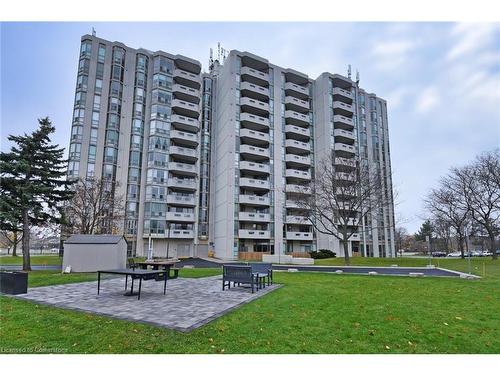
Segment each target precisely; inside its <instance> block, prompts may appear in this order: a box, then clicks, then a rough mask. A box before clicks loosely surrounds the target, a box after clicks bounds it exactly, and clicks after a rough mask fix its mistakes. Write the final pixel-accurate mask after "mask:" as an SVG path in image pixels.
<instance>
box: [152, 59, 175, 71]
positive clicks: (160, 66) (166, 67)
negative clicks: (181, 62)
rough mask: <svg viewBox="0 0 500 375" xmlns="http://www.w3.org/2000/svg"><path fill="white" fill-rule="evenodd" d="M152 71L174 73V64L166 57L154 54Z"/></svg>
mask: <svg viewBox="0 0 500 375" xmlns="http://www.w3.org/2000/svg"><path fill="white" fill-rule="evenodd" d="M154 71H155V72H161V73H167V74H170V75H172V74H173V73H174V64H173V62H172V61H171V60H169V59H167V58H166V57H163V56H156V57H155V58H154Z"/></svg>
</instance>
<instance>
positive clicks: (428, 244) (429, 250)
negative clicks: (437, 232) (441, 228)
mask: <svg viewBox="0 0 500 375" xmlns="http://www.w3.org/2000/svg"><path fill="white" fill-rule="evenodd" d="M425 240H426V241H427V251H428V252H429V266H430V265H432V256H431V239H430V236H425Z"/></svg>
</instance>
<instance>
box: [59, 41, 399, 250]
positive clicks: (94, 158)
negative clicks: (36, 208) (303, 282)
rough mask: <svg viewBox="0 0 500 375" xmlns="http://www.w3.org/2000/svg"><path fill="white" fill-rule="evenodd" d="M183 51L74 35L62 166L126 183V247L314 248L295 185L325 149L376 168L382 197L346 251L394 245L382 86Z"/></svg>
mask: <svg viewBox="0 0 500 375" xmlns="http://www.w3.org/2000/svg"><path fill="white" fill-rule="evenodd" d="M201 71H202V67H201V64H200V63H199V62H198V61H196V60H193V59H191V58H188V57H185V56H181V55H173V54H170V53H166V52H162V51H157V52H151V51H148V50H145V49H132V48H129V47H127V46H125V45H123V44H122V43H119V42H109V41H106V40H103V39H100V38H97V37H95V36H90V35H84V36H83V37H82V42H81V52H80V61H79V68H78V77H77V87H76V94H75V107H74V114H73V125H72V131H71V140H70V154H69V157H70V162H69V167H68V178H81V179H86V178H92V177H97V178H103V179H106V180H109V181H112V182H116V183H117V184H116V185H115V184H110V185H109V188H110V189H114V190H115V192H114V193H115V194H118V195H119V196H123V197H125V199H124V200H125V212H124V213H123V214H124V215H123V216H124V217H125V219H124V220H123V225H122V227H121V228H118V231H123V233H124V234H125V236H126V237H127V239H128V243H129V250H130V252H131V253H132V254H139V255H144V254H146V252H147V249H148V246H149V244H150V243H151V242H152V246H153V251H154V254H155V255H158V256H166V255H167V254H168V255H169V256H206V255H207V254H208V252H213V253H214V254H215V256H216V257H219V258H222V259H238V258H243V259H258V258H259V256H260V255H261V254H262V253H274V254H277V253H278V252H279V253H303V252H308V251H312V250H316V249H320V248H327V249H331V250H333V251H335V252H337V254H339V255H341V254H342V251H343V250H342V248H341V246H340V245H339V243H338V240H335V239H334V238H333V237H332V236H325V235H320V234H318V233H315V231H314V230H313V226H312V225H310V224H309V223H308V222H307V220H305V219H304V216H303V213H301V212H302V211H301V210H300V209H299V207H298V205H297V203H296V201H295V200H294V198H295V197H296V194H297V193H298V192H299V191H303V190H301V188H300V186H302V185H304V183H305V184H307V182H309V181H311V179H313V178H314V173H315V168H314V167H315V163H316V162H317V161H318V160H321V158H323V157H324V156H325V155H327V154H328V153H329V152H332V151H333V152H334V153H335V157H336V158H357V160H359V161H360V162H361V163H364V164H365V165H367V166H368V167H369V168H370V170H371V171H373V173H378V174H379V175H380V176H381V177H383V184H384V186H383V191H384V194H383V196H382V197H378V198H377V199H385V200H386V201H387V202H389V203H390V204H388V205H386V206H384V208H382V209H380V210H379V211H376V212H373V213H372V214H371V216H370V218H369V219H368V220H366V222H360V223H358V222H356V223H353V225H356V226H361V227H364V228H365V230H360V233H359V234H356V235H354V236H353V237H352V238H351V240H350V244H349V251H350V252H352V253H353V254H354V255H356V254H359V255H363V256H394V218H393V216H394V214H393V208H392V182H391V173H390V171H391V169H390V168H391V167H390V154H389V137H388V126H387V107H386V102H385V101H384V100H383V99H380V98H378V97H376V96H375V95H374V94H367V93H366V92H365V91H364V90H362V89H360V88H359V87H358V84H357V83H356V82H353V81H352V80H351V79H349V78H346V77H343V76H340V75H337V74H330V73H323V74H322V75H321V76H320V77H319V78H318V79H316V80H314V79H311V78H309V77H308V76H307V75H306V74H304V73H301V72H297V71H295V70H293V69H287V68H282V67H279V66H276V65H273V64H271V63H270V62H268V61H267V60H266V59H264V58H261V57H259V56H256V55H253V54H251V53H248V52H240V51H236V50H233V51H231V52H230V53H229V55H228V56H227V57H225V58H224V59H223V61H217V60H216V61H213V62H212V63H211V66H210V67H209V72H208V73H202V72H201Z"/></svg>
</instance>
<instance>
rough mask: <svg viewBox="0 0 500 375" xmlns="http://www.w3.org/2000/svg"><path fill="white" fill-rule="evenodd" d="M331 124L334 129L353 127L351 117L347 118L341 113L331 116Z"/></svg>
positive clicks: (349, 128)
mask: <svg viewBox="0 0 500 375" xmlns="http://www.w3.org/2000/svg"><path fill="white" fill-rule="evenodd" d="M333 124H334V125H335V128H336V129H344V130H352V129H354V122H353V121H352V118H348V117H345V116H341V115H334V116H333Z"/></svg>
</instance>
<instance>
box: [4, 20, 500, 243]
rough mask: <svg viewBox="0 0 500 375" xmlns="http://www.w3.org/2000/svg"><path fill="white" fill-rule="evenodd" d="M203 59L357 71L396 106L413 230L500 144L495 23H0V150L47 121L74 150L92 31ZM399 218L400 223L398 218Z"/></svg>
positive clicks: (405, 216) (396, 176) (403, 200)
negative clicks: (449, 176) (467, 168)
mask: <svg viewBox="0 0 500 375" xmlns="http://www.w3.org/2000/svg"><path fill="white" fill-rule="evenodd" d="M92 27H94V28H95V30H96V32H97V36H99V37H101V38H104V39H107V40H111V41H120V42H123V43H124V44H126V45H128V46H130V47H133V48H139V47H143V48H146V49H149V50H152V51H156V50H163V51H166V52H170V53H173V54H182V55H185V56H189V57H192V58H194V59H197V60H199V61H200V62H201V63H202V65H203V69H205V70H206V69H207V68H208V58H209V50H210V48H214V49H216V47H217V43H218V42H220V43H221V46H222V47H224V48H225V49H228V50H230V49H237V50H240V51H248V52H252V53H254V54H257V55H259V56H262V57H265V58H267V59H268V60H269V61H270V62H271V63H273V64H276V65H279V66H283V67H289V68H293V69H295V70H298V71H300V72H303V73H306V74H307V75H309V77H311V78H313V79H314V78H317V77H318V76H319V75H320V74H321V73H322V72H325V71H329V72H332V73H339V74H344V75H346V74H347V66H348V64H351V65H352V69H353V72H355V71H356V70H358V71H359V73H360V86H361V87H363V88H364V89H365V90H366V91H368V92H373V93H376V94H377V95H378V96H380V97H383V98H384V99H386V100H387V101H388V117H389V135H390V148H391V162H392V172H393V185H394V189H395V190H396V191H397V195H398V198H397V202H396V212H397V215H396V216H397V217H399V218H401V219H397V221H399V222H400V223H401V224H402V225H403V226H405V227H406V228H407V229H408V231H409V232H410V233H412V232H415V231H416V230H418V228H419V226H420V224H421V223H422V221H423V220H422V218H423V217H425V212H424V210H423V206H422V200H423V198H424V196H425V195H426V194H427V193H428V191H429V190H430V189H431V188H432V187H434V186H436V184H437V183H438V181H439V179H440V177H441V176H443V175H445V174H446V173H447V171H448V170H449V168H451V167H453V166H460V165H463V164H466V163H467V162H469V161H471V160H472V159H473V158H474V157H475V156H476V155H477V154H479V153H481V152H484V151H488V150H492V149H494V148H495V147H498V146H499V145H500V24H499V23H496V24H493V23H490V24H488V23H482V24H473V23H348V22H337V23H319V22H316V23H250V22H239V23H237V22H234V23H217V22H210V23H201V22H196V23H187V22H163V23H153V22H149V23H112V22H108V23H99V22H94V23H69V22H64V23H5V22H3V23H1V24H0V40H1V54H0V60H1V61H0V87H1V90H0V96H1V98H0V103H1V106H0V139H1V143H0V149H1V150H2V151H6V150H7V149H8V148H9V147H10V146H9V144H8V142H7V140H6V138H7V136H8V135H9V134H20V133H24V132H31V131H33V130H34V129H35V128H36V127H37V118H41V117H45V116H49V117H50V119H51V120H52V122H53V124H54V125H55V127H56V134H55V135H54V138H53V139H54V142H55V143H58V144H60V145H61V146H64V147H68V144H69V133H70V127H71V114H72V110H73V100H74V91H75V85H76V75H77V66H78V55H79V48H80V38H81V36H82V35H84V34H90V33H91V31H92ZM397 224H398V223H397Z"/></svg>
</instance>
